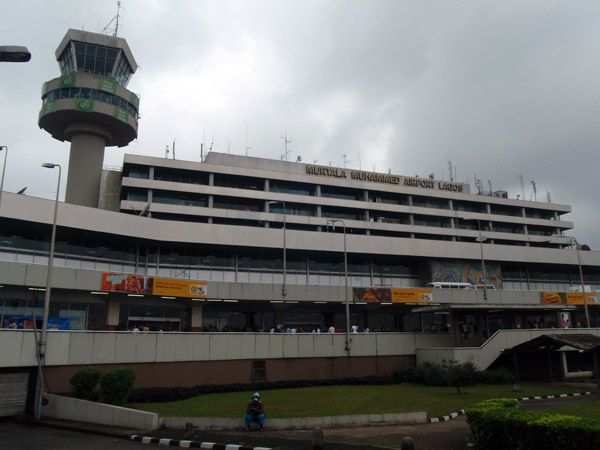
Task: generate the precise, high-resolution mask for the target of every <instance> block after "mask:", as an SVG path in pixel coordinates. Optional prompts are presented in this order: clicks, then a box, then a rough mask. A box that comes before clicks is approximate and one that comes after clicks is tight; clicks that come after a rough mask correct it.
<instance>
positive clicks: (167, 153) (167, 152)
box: [165, 144, 169, 159]
mask: <svg viewBox="0 0 600 450" xmlns="http://www.w3.org/2000/svg"><path fill="white" fill-rule="evenodd" d="M165 159H169V144H167V145H165Z"/></svg>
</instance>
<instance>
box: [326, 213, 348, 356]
mask: <svg viewBox="0 0 600 450" xmlns="http://www.w3.org/2000/svg"><path fill="white" fill-rule="evenodd" d="M336 222H339V223H341V224H342V228H343V230H344V277H345V280H346V283H345V285H346V295H345V299H346V351H347V352H349V351H350V301H349V296H348V253H347V251H346V223H345V222H344V221H343V220H341V219H331V220H328V221H327V225H331V226H332V227H333V229H334V230H335V223H336Z"/></svg>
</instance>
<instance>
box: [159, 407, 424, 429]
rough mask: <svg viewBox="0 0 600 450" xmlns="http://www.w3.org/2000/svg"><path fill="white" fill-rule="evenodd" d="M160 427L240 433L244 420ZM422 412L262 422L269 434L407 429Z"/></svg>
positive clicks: (166, 421)
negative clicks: (353, 428) (384, 427)
mask: <svg viewBox="0 0 600 450" xmlns="http://www.w3.org/2000/svg"><path fill="white" fill-rule="evenodd" d="M159 422H160V425H161V426H163V425H164V426H165V427H166V428H173V429H181V430H184V429H185V427H186V423H192V424H193V426H194V428H195V429H197V430H201V431H207V430H241V429H244V428H245V425H244V418H243V417H240V418H239V419H215V418H199V417H161V418H160V420H159ZM426 422H427V413H426V412H424V411H423V412H412V413H399V414H361V415H356V416H326V417H302V418H296V419H265V428H266V429H269V430H300V429H313V428H315V427H320V428H335V427H349V426H355V425H360V426H365V425H381V424H387V425H409V424H417V423H426Z"/></svg>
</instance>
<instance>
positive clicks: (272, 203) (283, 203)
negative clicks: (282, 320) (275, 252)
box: [267, 200, 287, 298]
mask: <svg viewBox="0 0 600 450" xmlns="http://www.w3.org/2000/svg"><path fill="white" fill-rule="evenodd" d="M276 203H281V204H282V205H283V287H282V288H281V295H282V296H283V297H284V298H285V296H286V294H287V291H286V288H285V286H286V285H285V281H286V279H285V275H286V265H287V259H286V246H285V219H286V215H285V202H284V201H282V200H270V201H268V202H267V204H268V205H274V204H276Z"/></svg>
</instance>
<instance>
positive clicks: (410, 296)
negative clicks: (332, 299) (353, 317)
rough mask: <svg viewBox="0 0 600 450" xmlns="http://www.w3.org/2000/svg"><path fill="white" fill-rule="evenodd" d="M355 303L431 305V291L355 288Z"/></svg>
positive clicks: (353, 291) (353, 290)
mask: <svg viewBox="0 0 600 450" xmlns="http://www.w3.org/2000/svg"><path fill="white" fill-rule="evenodd" d="M352 293H353V297H354V301H355V302H366V303H431V301H432V300H433V294H432V290H431V289H389V288H353V289H352Z"/></svg>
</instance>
